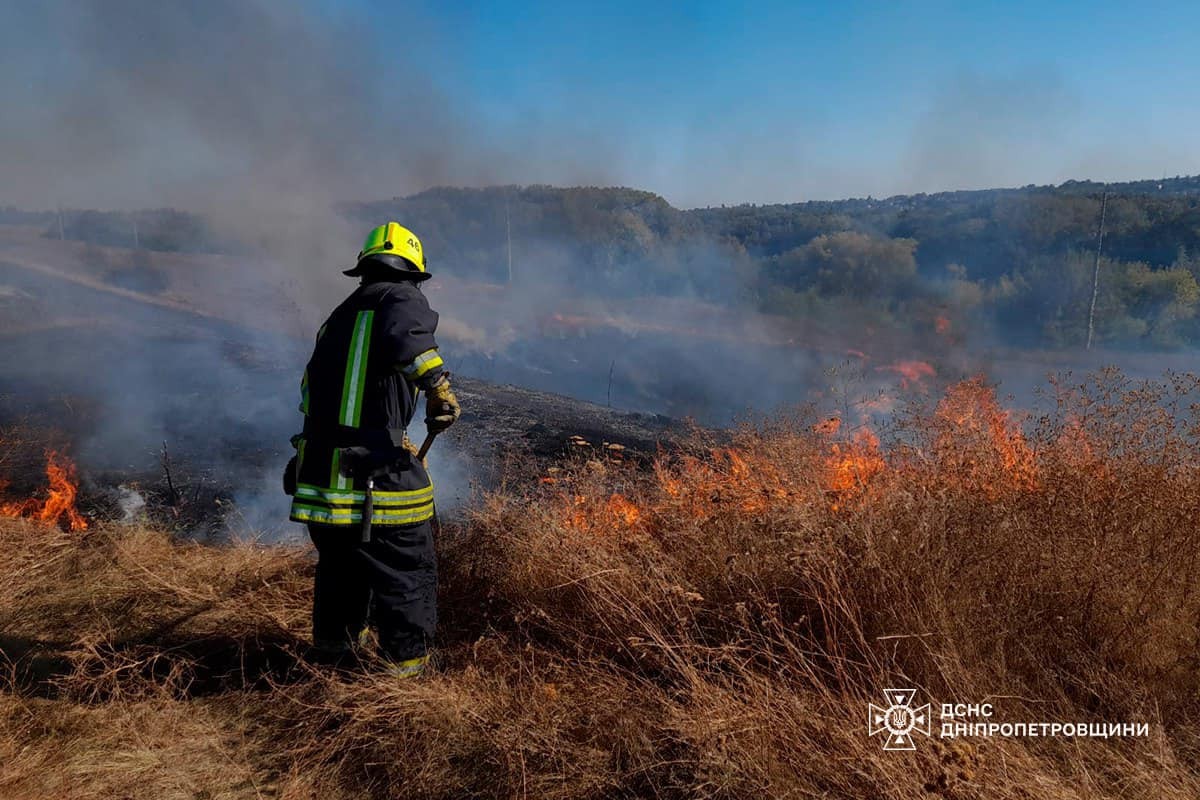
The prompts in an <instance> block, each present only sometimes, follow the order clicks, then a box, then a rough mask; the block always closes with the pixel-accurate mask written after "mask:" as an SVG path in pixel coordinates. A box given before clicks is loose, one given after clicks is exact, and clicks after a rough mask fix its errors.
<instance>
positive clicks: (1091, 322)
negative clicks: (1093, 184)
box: [1084, 191, 1108, 350]
mask: <svg viewBox="0 0 1200 800" xmlns="http://www.w3.org/2000/svg"><path fill="white" fill-rule="evenodd" d="M1107 211H1108V192H1107V191H1105V192H1104V194H1102V195H1100V230H1099V231H1098V232H1097V233H1096V260H1095V261H1094V262H1093V263H1092V305H1091V308H1089V309H1088V335H1087V347H1086V348H1084V349H1086V350H1091V349H1092V336H1093V334H1094V333H1095V331H1096V295H1097V294H1099V293H1100V250H1101V248H1103V247H1104V215H1105V213H1106V212H1107Z"/></svg>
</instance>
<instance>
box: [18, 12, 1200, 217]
mask: <svg viewBox="0 0 1200 800" xmlns="http://www.w3.org/2000/svg"><path fill="white" fill-rule="evenodd" d="M1198 45H1200V3H1196V2H1195V1H1194V0H1192V2H1186V3H1185V2H1172V3H1143V4H1140V5H1137V6H1135V5H1133V4H1131V3H1130V4H1124V3H1113V2H1104V0H1092V2H1087V3H1084V2H1057V3H1054V2H1042V3H1034V2H1026V1H1025V0H1011V1H1010V2H958V3H950V2H923V1H918V2H899V3H896V2H893V3H876V2H845V3H837V4H832V3H830V4H819V3H811V2H778V1H777V0H764V1H762V2H757V3H752V4H743V3H714V2H702V1H701V2H691V3H676V2H667V3H656V2H650V1H649V0H643V1H642V2H631V1H630V0H609V2H604V3H587V4H583V3H573V2H555V3H550V2H534V3H514V2H489V3H485V2H474V1H472V0H468V1H467V2H455V3H446V2H433V1H432V0H409V1H408V2H384V0H173V2H170V3H161V4H147V3H145V2H143V1H142V0H43V2H41V3H37V4H33V3H30V4H10V7H9V8H7V9H5V10H4V11H0V52H4V53H5V56H6V58H7V60H6V67H7V68H6V69H5V70H2V71H0V107H3V108H4V109H6V112H8V113H6V114H5V115H4V116H2V117H0V152H3V153H4V154H5V158H3V159H0V203H4V202H12V203H16V204H18V205H25V206H34V207H51V206H53V205H56V204H66V205H71V204H74V205H78V206H84V207H99V208H109V207H128V206H143V207H145V206H158V205H176V204H177V205H180V206H183V207H192V206H209V207H216V208H228V207H237V206H236V204H234V205H233V206H231V205H230V199H231V198H232V199H235V200H236V199H244V198H245V197H246V196H247V192H249V191H253V192H255V193H257V194H259V195H262V196H263V197H264V198H266V199H269V200H270V201H271V202H279V201H280V200H286V201H287V204H289V205H291V206H292V207H294V208H303V207H308V206H312V205H314V204H316V203H328V202H332V201H338V200H345V199H362V198H366V197H389V196H393V195H402V194H408V193H411V192H415V191H419V190H421V189H423V188H426V187H428V186H431V185H446V184H450V185H485V184H496V183H521V184H528V183H551V184H557V185H574V184H599V185H626V186H635V187H639V188H645V189H649V190H652V191H655V192H658V193H660V194H662V195H664V196H665V197H666V198H667V199H668V200H670V201H671V202H672V203H674V204H675V205H677V206H681V207H693V206H697V205H709V204H713V205H716V204H721V203H730V204H732V203H740V202H759V203H765V202H790V201H799V200H810V199H831V198H840V197H851V196H853V197H862V196H867V195H873V196H875V197H884V196H888V195H892V194H899V193H908V192H921V191H926V192H933V191H942V190H950V189H962V188H967V189H969V188H983V187H992V186H1021V185H1025V184H1028V183H1039V184H1044V183H1058V182H1061V181H1064V180H1067V179H1070V178H1079V179H1082V178H1091V179H1095V180H1122V179H1133V178H1154V177H1161V176H1163V175H1176V174H1198V173H1200V136H1198V135H1197V134H1198V132H1200V92H1198V91H1197V86H1200V46H1198Z"/></svg>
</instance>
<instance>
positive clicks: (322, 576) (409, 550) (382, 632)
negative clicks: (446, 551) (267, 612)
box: [308, 521, 437, 662]
mask: <svg viewBox="0 0 1200 800" xmlns="http://www.w3.org/2000/svg"><path fill="white" fill-rule="evenodd" d="M308 533H309V536H311V537H312V541H313V544H314V545H316V548H317V574H316V581H315V584H314V587H313V644H314V645H315V646H316V647H317V648H318V649H319V650H324V651H327V652H330V651H332V652H337V651H339V650H340V651H349V650H350V649H351V648H352V647H353V646H354V644H355V643H356V642H357V641H358V637H359V634H360V633H361V632H362V631H363V629H364V628H365V627H366V626H367V622H368V620H369V621H370V622H371V624H372V625H373V626H374V627H375V629H376V631H377V633H378V635H379V646H380V648H381V649H382V651H383V655H384V656H385V657H387V658H389V659H391V660H392V661H396V662H400V661H407V660H408V659H413V658H419V657H421V656H424V655H425V654H426V650H427V648H428V647H429V646H430V645H431V644H432V642H433V635H434V629H435V628H436V627H437V559H436V556H435V553H434V546H433V524H432V521H427V522H422V523H420V524H419V525H412V526H405V527H391V526H375V527H373V528H372V529H371V541H370V542H366V543H364V542H363V541H362V540H361V538H360V537H359V535H358V530H357V529H354V530H346V529H345V528H332V527H330V526H325V525H309V526H308Z"/></svg>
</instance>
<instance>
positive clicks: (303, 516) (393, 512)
mask: <svg viewBox="0 0 1200 800" xmlns="http://www.w3.org/2000/svg"><path fill="white" fill-rule="evenodd" d="M291 518H292V519H293V520H294V521H296V522H316V523H320V524H322V525H354V524H357V523H361V522H362V518H363V513H362V509H361V508H329V507H327V506H316V505H309V504H307V503H303V502H301V501H300V500H296V501H295V502H293V503H292V513H291ZM432 518H433V501H432V500H431V501H429V502H428V503H425V504H422V505H420V506H417V507H414V508H410V509H404V510H399V509H386V508H383V509H381V508H376V509H375V510H374V511H372V513H371V524H372V525H415V524H416V523H419V522H424V521H426V520H428V519H432Z"/></svg>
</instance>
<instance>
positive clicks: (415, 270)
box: [344, 222, 431, 280]
mask: <svg viewBox="0 0 1200 800" xmlns="http://www.w3.org/2000/svg"><path fill="white" fill-rule="evenodd" d="M372 256H378V257H380V258H378V259H377V260H378V261H382V262H383V263H384V264H385V265H387V266H390V267H392V268H393V269H397V270H399V271H400V272H404V273H409V274H407V275H406V276H405V277H408V278H412V279H415V280H424V279H425V278H428V277H431V276H430V274H429V272H428V271H427V269H426V263H427V262H426V260H425V248H423V247H421V240H420V239H418V238H417V235H416V234H415V233H413V232H412V231H410V230H409V229H408V228H405V227H404V226H402V225H401V224H400V223H398V222H387V223H384V224H383V225H380V226H379V227H377V228H373V229H372V230H371V232H370V233H368V234H367V238H366V241H364V242H363V246H362V250H361V251H359V254H358V263H357V264H355V265H354V268H353V269H348V270H346V271H345V273H344V274H346V275H361V274H363V272H364V271H365V267H364V263H365V262H366V261H367V260H368V259H371V258H372ZM388 256H391V258H388Z"/></svg>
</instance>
